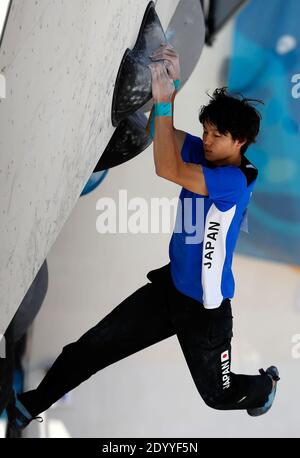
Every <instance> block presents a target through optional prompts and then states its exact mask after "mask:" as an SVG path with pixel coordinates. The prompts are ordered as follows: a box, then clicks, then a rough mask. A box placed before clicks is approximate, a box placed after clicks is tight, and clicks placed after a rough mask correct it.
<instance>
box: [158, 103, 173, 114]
mask: <svg viewBox="0 0 300 458" xmlns="http://www.w3.org/2000/svg"><path fill="white" fill-rule="evenodd" d="M154 114H155V116H172V114H173V107H172V103H171V102H158V103H155V104H154Z"/></svg>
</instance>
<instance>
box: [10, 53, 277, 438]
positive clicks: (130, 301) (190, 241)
mask: <svg viewBox="0 0 300 458" xmlns="http://www.w3.org/2000/svg"><path fill="white" fill-rule="evenodd" d="M152 60H153V62H152V63H151V65H150V70H151V75H152V95H153V101H154V108H153V111H152V113H151V120H150V123H151V135H152V137H153V139H154V162H155V170H156V173H157V175H158V176H160V177H162V178H165V179H167V180H169V181H172V182H175V183H177V184H178V185H180V186H181V187H182V189H181V193H180V196H179V203H180V205H178V210H177V219H176V225H175V229H176V230H175V229H174V232H173V234H172V237H171V241H170V245H169V257H170V262H169V263H168V264H167V265H165V266H163V267H160V268H158V269H155V270H152V271H151V272H149V273H148V274H147V278H148V280H149V281H148V282H147V283H146V284H145V285H144V286H142V287H141V288H139V289H138V290H136V291H135V292H133V293H132V294H131V295H130V296H129V297H127V298H126V299H124V300H123V301H122V302H121V303H120V304H119V305H118V306H117V307H115V308H114V309H113V310H112V311H111V312H110V313H109V314H108V315H107V316H105V317H104V318H103V319H102V320H101V321H100V322H99V323H98V324H96V326H94V327H93V328H91V329H90V330H88V331H87V332H86V333H85V334H84V335H83V336H82V337H80V338H79V339H78V340H77V341H76V342H73V343H71V344H68V345H66V346H65V347H64V348H63V350H62V352H61V354H60V355H59V356H58V358H57V359H56V361H55V362H54V364H53V365H52V367H51V368H50V370H49V371H48V372H47V374H46V376H45V377H44V379H43V380H42V382H41V383H40V385H39V386H38V387H37V388H36V389H35V390H31V391H28V392H26V393H23V394H18V395H16V394H15V393H13V395H12V397H11V400H10V402H9V405H8V406H7V414H8V419H9V422H10V426H11V427H13V428H16V429H23V428H24V427H26V426H27V425H28V424H29V423H30V421H31V420H33V419H36V418H38V417H37V416H38V415H39V414H40V413H41V412H43V411H45V410H46V409H48V408H49V407H50V406H51V405H52V404H53V403H54V402H56V401H57V400H58V399H59V398H61V397H62V396H63V395H64V394H65V393H67V392H68V391H70V390H72V389H74V388H75V387H76V386H78V385H79V384H81V383H82V382H83V381H84V380H87V379H88V378H89V377H91V376H92V375H93V374H95V373H96V372H98V371H100V370H101V369H103V368H105V367H107V366H109V365H110V364H113V363H115V362H116V361H119V360H121V359H122V358H126V357H127V356H129V355H132V354H133V353H136V352H137V351H140V350H142V349H144V348H147V347H149V346H150V345H153V344H156V343H158V342H160V341H161V340H163V339H166V338H168V337H170V336H172V335H174V334H176V335H177V337H178V341H179V343H180V346H181V348H182V351H183V354H184V356H185V359H186V362H187V364H188V367H189V370H190V373H191V376H192V377H193V380H194V382H195V385H196V387H197V389H198V391H199V394H200V395H201V397H202V399H203V400H204V402H205V403H206V404H207V405H208V406H210V407H212V408H214V409H220V410H235V409H240V410H243V409H244V410H246V411H247V412H248V414H249V415H251V416H258V415H262V414H264V413H266V412H267V411H268V410H269V409H270V407H271V405H272V403H273V400H274V397H275V393H276V385H277V381H278V380H279V374H278V370H277V368H276V367H275V366H270V367H269V368H268V369H266V370H265V371H264V370H263V369H260V371H259V372H260V374H259V375H243V374H235V373H233V372H231V369H230V362H231V338H232V335H233V334H232V311H231V299H232V298H233V296H234V279H233V274H232V269H231V264H232V256H233V251H234V248H235V245H236V241H237V238H238V234H239V231H240V227H241V223H242V221H243V219H244V216H245V213H246V209H247V206H248V203H249V200H250V197H251V194H252V191H253V188H254V185H255V182H256V178H257V173H258V171H257V169H256V167H254V165H252V164H251V163H250V162H249V160H248V159H247V158H246V156H245V152H246V150H247V148H248V146H249V145H250V144H251V143H253V142H255V138H256V136H257V134H258V132H259V126H260V115H259V113H258V112H257V110H256V109H255V108H254V107H253V106H252V105H251V104H250V103H249V102H250V101H251V100H249V99H245V98H240V97H234V96H232V95H229V94H228V93H227V91H226V88H221V89H216V90H215V91H214V93H213V96H212V97H211V99H210V101H209V103H208V105H206V106H203V107H202V108H201V112H200V116H199V121H200V123H201V124H202V126H203V140H201V138H199V137H196V136H193V135H190V134H188V133H185V132H182V131H179V130H177V129H175V128H174V126H173V102H174V97H175V94H176V91H174V84H175V86H177V88H178V85H179V81H180V67H179V56H178V53H177V52H176V50H175V49H174V48H173V47H171V46H170V45H168V44H162V45H161V46H160V48H159V49H158V50H157V51H156V52H154V54H153V55H152ZM186 202H188V205H185V204H186ZM196 208H201V214H200V215H199V212H198V213H197V212H196ZM196 218H197V220H196ZM192 226H193V227H195V226H197V227H198V228H200V229H201V231H202V237H200V240H198V238H199V237H198V238H196V237H194V238H193V233H192V232H191V231H187V228H190V227H192ZM197 233H199V231H197Z"/></svg>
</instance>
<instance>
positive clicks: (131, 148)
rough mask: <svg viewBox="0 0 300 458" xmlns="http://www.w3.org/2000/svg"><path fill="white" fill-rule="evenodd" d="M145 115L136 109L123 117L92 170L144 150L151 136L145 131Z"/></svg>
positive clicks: (105, 166) (115, 163) (113, 165)
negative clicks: (126, 116)
mask: <svg viewBox="0 0 300 458" xmlns="http://www.w3.org/2000/svg"><path fill="white" fill-rule="evenodd" d="M147 121H148V119H147V117H146V116H145V115H144V114H143V113H140V112H139V111H137V112H136V113H133V114H132V115H130V116H128V118H125V119H123V121H121V122H120V123H119V125H118V127H117V128H116V130H115V131H114V133H113V135H112V137H111V139H110V141H109V143H108V145H107V147H106V149H105V151H104V152H103V154H102V156H101V158H100V159H99V161H98V163H97V165H96V167H95V169H94V172H99V171H100V170H106V169H109V168H111V167H115V166H117V165H120V164H123V163H124V162H127V161H129V160H130V159H132V158H134V157H135V156H137V155H138V154H140V153H141V152H142V151H144V150H145V149H146V148H147V147H148V146H149V145H150V144H151V138H150V136H149V135H148V134H147V132H146V125H147Z"/></svg>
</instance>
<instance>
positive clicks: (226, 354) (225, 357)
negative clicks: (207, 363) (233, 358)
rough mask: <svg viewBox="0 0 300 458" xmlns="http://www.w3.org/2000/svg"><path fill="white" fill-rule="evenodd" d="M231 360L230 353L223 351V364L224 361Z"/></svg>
mask: <svg viewBox="0 0 300 458" xmlns="http://www.w3.org/2000/svg"><path fill="white" fill-rule="evenodd" d="M228 359H229V351H228V350H226V351H223V353H222V354H221V362H222V363H223V362H224V361H227V360H228Z"/></svg>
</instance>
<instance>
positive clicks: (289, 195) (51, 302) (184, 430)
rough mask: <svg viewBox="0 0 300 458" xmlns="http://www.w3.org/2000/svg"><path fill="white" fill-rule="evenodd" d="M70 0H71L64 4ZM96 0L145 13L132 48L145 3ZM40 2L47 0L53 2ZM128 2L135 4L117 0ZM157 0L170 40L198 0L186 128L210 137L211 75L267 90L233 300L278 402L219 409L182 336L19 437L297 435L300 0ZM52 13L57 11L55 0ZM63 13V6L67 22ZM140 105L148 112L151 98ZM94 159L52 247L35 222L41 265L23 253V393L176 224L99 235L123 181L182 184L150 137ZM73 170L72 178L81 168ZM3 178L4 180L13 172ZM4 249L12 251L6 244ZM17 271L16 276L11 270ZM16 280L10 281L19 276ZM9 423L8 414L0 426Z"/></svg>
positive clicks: (116, 371) (155, 193)
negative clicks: (119, 155) (194, 373)
mask: <svg viewBox="0 0 300 458" xmlns="http://www.w3.org/2000/svg"><path fill="white" fill-rule="evenodd" d="M0 1H1V7H2V11H1V13H3V12H5V13H6V11H7V10H6V8H7V6H9V2H4V1H3V0H0ZM72 1H73V0H72ZM75 1H76V4H77V7H78V11H80V9H81V8H84V2H82V1H81V0H75ZM27 2H28V3H27V4H26V0H24V1H23V2H20V3H22V8H23V9H26V8H27V7H28V5H31V6H32V7H33V3H34V2H31V1H30V0H27ZM68 2H69V3H70V2H71V0H65V1H64V2H62V3H64V4H68ZM95 2H96V3H97V4H98V6H99V4H101V3H102V5H100V6H99V8H100V9H101V8H102V6H103V12H105V14H106V15H107V17H109V16H110V15H111V14H114V12H115V10H118V15H119V16H120V14H121V12H122V14H124V15H126V17H127V15H128V17H131V16H132V15H133V14H136V16H137V19H136V22H135V29H134V30H133V31H132V36H131V38H130V40H131V41H129V42H127V44H126V46H128V47H132V45H133V44H134V43H135V40H136V37H137V33H138V31H139V26H140V23H141V19H142V17H143V13H144V10H145V8H146V6H147V4H148V2H141V8H140V11H139V12H138V13H137V12H135V13H134V12H133V10H134V5H136V3H137V2H139V0H135V2H133V1H128V2H120V1H116V2H115V1H114V2H108V1H104V0H94V3H95ZM40 3H41V4H42V3H44V6H47V5H46V4H47V3H48V2H46V1H44V2H43V1H41V2H40ZM54 3H55V2H54ZM60 3H61V2H60ZM124 3H127V7H126V8H124V7H123V6H122V4H123V5H124ZM154 3H155V8H156V11H157V14H158V16H159V18H160V20H161V23H162V26H163V28H164V30H165V31H166V35H167V38H170V39H171V38H172V39H173V40H175V38H176V36H174V33H175V34H179V33H180V31H181V32H182V33H183V36H184V33H185V27H186V26H187V24H189V21H190V23H191V21H192V20H191V19H189V20H187V13H186V11H188V9H189V8H193V9H194V11H195V12H194V13H193V17H194V18H195V19H194V23H193V27H191V28H190V29H189V30H191V33H192V34H193V35H192V36H193V43H194V44H197V45H195V46H192V45H189V43H190V41H189V43H187V42H186V43H185V44H184V46H183V49H182V52H186V53H187V54H186V55H189V58H187V59H186V66H187V67H186V68H188V69H189V70H188V71H187V73H186V78H185V82H184V85H183V87H182V88H181V90H180V91H179V93H178V95H177V97H176V101H175V117H174V123H175V127H176V128H177V129H180V130H183V131H186V132H189V133H191V134H193V135H197V136H202V129H201V125H200V123H199V121H198V113H199V110H200V107H201V105H203V104H207V103H208V100H209V97H208V95H207V92H208V93H210V94H211V93H212V92H213V90H214V89H215V88H216V87H221V86H228V87H229V89H230V90H231V91H233V92H239V93H242V94H243V95H244V96H247V97H251V98H256V99H261V100H263V101H264V105H263V106H262V105H258V106H257V108H258V109H259V110H260V111H261V113H262V116H263V120H262V127H261V133H260V135H259V138H258V141H257V143H256V144H255V145H252V146H251V147H250V148H249V149H248V151H247V153H246V156H247V157H248V158H249V160H250V161H251V162H253V163H254V164H255V165H256V166H257V167H258V169H259V177H258V182H257V185H256V189H255V191H254V193H253V197H252V199H251V203H250V206H249V209H248V227H249V233H241V234H240V237H239V241H238V246H237V249H236V254H235V257H234V261H233V271H234V275H235V282H236V293H235V297H234V299H233V301H232V308H233V315H234V330H233V333H234V337H233V339H232V371H233V372H237V373H247V374H257V373H258V369H259V368H260V367H264V368H265V367H268V366H269V365H271V364H275V365H277V366H278V368H279V371H280V377H281V380H280V382H279V384H278V392H277V396H276V400H275V402H274V406H273V407H272V409H271V410H270V412H269V413H268V414H267V415H264V416H262V417H260V418H252V417H250V416H248V415H247V414H246V412H244V411H224V412H223V411H217V410H212V409H210V408H209V407H207V406H206V405H205V404H204V402H203V401H202V399H201V398H200V396H199V393H198V391H197V389H196V387H195V385H194V383H193V380H192V377H191V375H190V373H189V369H188V366H187V364H186V362H185V359H184V356H183V354H182V352H181V348H180V345H179V343H178V340H177V337H176V336H173V337H171V338H169V339H166V340H164V341H162V342H159V343H158V344H156V345H153V346H151V347H148V348H147V349H145V350H143V351H141V352H138V353H136V354H134V355H131V356H130V357H128V358H126V359H124V360H121V361H119V362H117V363H115V364H113V365H111V366H109V367H107V368H105V369H103V370H102V371H100V372H98V373H97V374H96V375H95V376H93V377H92V378H91V379H89V380H87V381H86V382H85V383H83V384H82V385H80V386H79V387H77V388H76V389H75V390H73V391H72V392H70V393H69V394H68V395H66V396H65V397H64V398H63V399H61V400H60V401H59V402H58V403H56V404H55V405H54V406H52V408H51V409H49V410H48V411H47V412H45V413H44V414H43V417H44V420H45V421H44V422H43V423H41V424H39V423H36V422H33V424H31V425H30V426H29V427H28V428H27V429H26V430H25V431H24V433H23V437H103V438H105V437H110V438H113V437H157V438H159V437H174V438H176V437H300V431H299V409H300V396H299V394H300V393H299V391H300V390H299V368H300V230H299V229H300V207H299V197H300V187H299V168H300V166H299V158H298V154H299V146H300V142H299V134H300V130H299V126H300V119H299V118H300V115H299V113H300V111H299V106H300V105H299V104H300V100H299V98H300V83H299V82H300V50H299V39H300V32H299V27H298V23H297V22H298V21H297V18H299V15H300V4H299V2H298V0H272V1H270V0H269V1H267V2H263V1H262V0H249V1H245V2H243V1H242V2H241V1H240V2H238V1H230V0H224V1H222V2H221V1H211V2H209V1H203V2H200V1H198V0H197V1H196V0H195V1H193V0H185V1H184V0H174V1H168V2H163V0H157V1H156V2H154ZM89 4H90V5H91V4H93V2H89ZM85 7H86V8H88V7H87V6H86V5H85ZM22 8H21V9H22ZM198 9H199V11H200V13H201V14H203V17H204V19H205V30H203V23H202V22H201V15H200V13H199V19H197V14H198V13H196V11H198ZM20 11H21V10H20V9H15V10H14V11H11V13H10V14H14V23H12V24H11V27H13V24H14V25H15V26H16V24H18V26H19V25H20V24H21V22H20V21H21V19H20V18H19V22H17V21H16V18H17V17H19V16H18V14H20ZM65 11H67V12H68V10H65ZM5 13H3V14H2V18H3V21H4V18H5ZM56 13H57V17H60V13H59V11H58V5H57V8H56ZM85 14H88V12H86V11H85ZM119 16H118V17H119ZM0 18H1V16H0ZM35 19H36V21H37V22H35V24H36V26H37V30H38V28H39V26H40V24H42V22H43V20H44V19H43V17H42V16H40V15H38V16H36V17H35ZM64 19H65V16H62V17H61V19H60V20H61V21H62V23H63V21H64ZM172 19H173V21H174V22H173V23H172V24H173V25H172V26H170V24H171V22H172ZM198 20H199V23H198V22H197V21H198ZM123 22H126V21H125V19H124V17H123V19H122V21H121V20H120V17H119V22H115V24H116V28H117V29H118V30H121V27H122V24H123ZM192 22H193V21H192ZM2 23H3V22H2ZM0 24H1V22H0ZM174 24H176V25H174ZM43 26H44V28H45V23H44V22H43ZM174 31H175V32H174ZM204 32H205V33H204ZM77 33H80V30H77ZM4 38H5V36H4ZM109 38H110V39H112V37H111V36H110V37H109ZM30 39H31V40H35V41H37V40H38V37H37V36H35V37H34V36H30ZM92 39H94V37H92ZM120 40H121V38H120ZM189 40H190V38H189ZM197 40H198V41H197ZM125 42H126V40H125V41H124V43H125ZM173 42H174V41H173ZM124 43H123V47H122V46H120V53H119V55H118V58H116V63H115V67H114V70H115V73H114V75H115V74H116V71H117V70H118V66H119V64H120V58H119V56H120V55H121V56H122V53H123V52H124V51H125V49H126V46H125V47H124ZM2 44H4V41H3V43H2ZM30 46H31V45H30ZM30 46H29V45H28V49H27V50H26V52H28V53H29V49H30ZM36 46H38V45H37V44H36ZM105 46H106V44H105V43H104V42H97V48H98V53H99V54H100V53H101V50H102V48H104V47H105ZM7 47H8V44H7ZM5 49H6V48H5V47H3V46H2V47H1V49H0V59H1V60H0V62H1V67H0V71H1V72H2V71H3V72H4V74H5V68H4V70H3V65H2V64H3V62H4V61H5V54H3V52H4V53H5ZM189 49H190V54H188V53H189ZM104 52H105V51H104V50H103V53H104ZM112 52H114V51H112ZM6 56H7V50H6ZM11 62H12V61H10V64H11ZM117 62H118V64H117ZM191 62H193V64H191ZM109 64H111V63H109ZM6 65H7V64H6ZM25 65H26V61H25V63H24V66H25ZM4 67H5V66H4ZM6 68H8V67H6ZM1 69H2V70H1ZM54 71H55V68H54ZM98 76H99V78H101V77H102V78H104V79H107V80H108V79H109V78H110V76H111V75H109V74H108V73H107V72H104V71H103V72H102V73H99V75H98ZM114 79H115V78H114ZM114 79H113V81H114ZM113 81H112V82H113ZM15 84H17V82H15ZM6 85H7V88H8V90H7V94H6V99H3V100H1V103H0V120H2V121H3V120H4V118H5V115H4V111H5V103H6V101H7V99H8V98H9V97H10V80H9V79H8V77H6ZM111 96H112V94H111V93H110V94H109V96H107V98H106V99H105V100H104V99H102V102H103V105H105V106H106V105H107V110H106V111H105V119H106V121H105V123H106V124H104V127H103V129H104V130H105V129H106V133H107V135H106V137H105V138H101V141H102V142H103V144H102V143H101V142H99V144H98V145H97V146H99V148H100V149H99V150H98V155H99V151H104V149H105V147H106V145H107V143H108V140H109V138H110V136H111V134H112V133H113V131H114V128H112V126H111V124H109V123H110V117H109V113H110V107H111ZM7 103H9V102H7ZM81 108H82V109H84V107H81ZM144 112H145V113H146V115H147V116H148V114H149V111H148V109H145V110H144ZM93 113H94V116H95V111H94V112H93V111H91V112H89V114H90V115H91V117H90V118H89V121H87V122H88V123H93V118H92V115H93ZM35 128H36V129H37V127H36V125H35ZM0 129H1V134H0V138H1V137H2V133H3V135H4V129H6V127H5V123H3V122H2V125H0ZM74 135H75V133H74ZM49 141H50V140H49ZM0 146H1V156H2V155H3V156H6V155H7V151H8V150H6V149H5V142H4V141H3V142H1V143H0ZM16 148H17V147H16ZM81 154H84V151H81ZM93 158H94V159H93V160H91V162H90V163H89V165H87V164H85V166H84V164H83V165H82V170H84V171H85V172H84V173H85V175H84V173H82V175H81V177H80V180H81V181H79V180H78V181H77V188H76V192H77V194H76V192H74V194H73V195H72V203H71V204H70V205H69V207H68V211H66V213H65V215H64V218H62V224H61V227H60V228H59V229H57V231H56V232H55V233H54V232H53V234H55V236H54V235H53V237H52V239H51V240H52V242H51V246H49V247H48V248H49V250H48V251H47V250H46V248H45V249H44V248H43V250H40V248H39V247H40V241H41V239H43V237H47V232H43V231H41V232H40V233H35V235H34V237H35V250H36V251H38V252H39V251H40V252H41V256H40V257H39V263H36V264H35V269H33V268H32V263H31V258H30V256H29V254H30V253H31V252H30V253H29V252H27V258H26V262H25V263H24V264H22V269H23V270H28V271H30V272H31V273H32V278H31V277H30V275H29V274H28V277H27V284H29V285H31V290H30V291H29V290H28V287H26V288H25V287H24V288H23V290H22V291H21V290H20V293H19V296H18V297H19V298H20V297H21V296H22V301H23V302H22V304H21V305H22V307H21V306H20V307H19V304H20V300H17V299H16V300H15V306H14V312H17V310H18V312H17V313H19V317H18V319H16V317H17V315H15V318H14V319H15V321H16V324H15V329H16V327H17V326H19V331H16V330H15V331H14V333H15V334H14V335H15V337H14V338H13V339H12V340H13V341H14V344H12V348H13V352H14V358H15V364H14V366H15V369H14V374H13V375H14V385H15V387H16V389H18V390H19V391H21V390H23V389H24V390H27V389H33V388H35V387H36V386H37V384H38V383H39V382H40V380H41V379H42V378H43V376H44V374H45V372H46V371H47V369H48V368H49V366H50V365H51V364H52V362H53V361H54V360H55V358H56V357H57V356H58V354H59V353H60V352H61V350H62V347H63V346H64V345H66V344H68V343H70V342H72V341H74V340H77V339H78V338H79V337H80V336H81V335H82V334H83V333H84V332H85V331H87V330H88V329H89V328H90V327H92V326H93V325H95V324H96V323H97V322H99V321H100V320H101V319H102V318H103V317H105V316H106V315H107V314H108V313H109V312H110V311H111V310H112V309H113V308H114V307H116V306H117V305H118V304H119V303H120V302H121V301H122V300H123V299H124V298H125V297H127V296H128V295H130V294H131V293H132V292H134V291H135V290H136V289H137V288H139V287H140V286H142V285H143V284H145V283H146V282H147V279H146V274H147V272H148V271H149V270H151V269H154V268H156V267H160V266H162V265H163V264H165V263H167V262H168V244H169V240H170V237H171V233H172V228H170V231H169V233H162V232H161V231H160V233H156V234H155V233H135V234H133V233H118V231H117V232H116V233H105V234H100V233H99V232H98V231H97V228H96V222H97V218H98V217H99V204H98V207H97V202H98V201H99V199H101V198H111V199H113V200H114V201H115V202H116V203H117V205H118V202H119V190H126V191H127V195H128V199H132V198H135V197H139V198H143V199H145V201H147V202H148V203H149V206H150V199H151V198H153V197H167V198H168V199H173V198H177V197H178V195H179V191H180V188H179V187H178V186H177V185H175V184H173V183H171V182H167V181H166V180H162V179H161V178H159V177H158V176H156V175H155V170H154V163H153V154H152V144H150V146H148V147H147V148H146V149H144V150H143V151H142V152H141V153H140V154H138V155H136V157H134V158H132V159H130V160H129V161H127V162H124V163H122V164H120V165H118V166H116V167H112V168H109V170H108V169H106V170H102V171H98V172H97V174H96V173H95V172H94V173H92V174H91V172H92V171H93V167H94V166H95V164H96V158H97V151H96V152H95V154H94V156H93ZM50 164H51V163H50ZM50 164H48V167H49V166H50ZM31 165H32V164H31ZM11 167H14V165H11ZM72 173H73V176H75V173H76V168H73V169H72ZM77 175H78V174H77ZM69 176H70V177H71V175H69ZM89 177H90V178H89ZM77 178H78V176H77ZM77 178H76V179H77ZM86 178H88V182H87V180H86ZM85 183H86V184H85ZM69 184H70V183H69V182H68V183H67V184H66V186H69ZM3 186H7V185H6V184H5V180H4V182H3ZM80 186H81V187H80ZM62 195H63V193H62ZM60 197H61V196H60ZM0 210H2V208H0ZM3 213H4V212H3ZM129 213H130V212H129ZM1 215H2V212H1ZM10 216H11V215H10V214H9V211H8V218H7V219H6V220H4V219H3V224H4V226H5V227H6V228H9V231H12V230H13V224H14V222H13V221H12V217H10ZM59 216H60V217H61V215H59ZM2 218H4V216H2ZM14 221H15V220H14ZM17 224H18V223H17ZM35 227H37V226H35ZM41 243H42V242H41ZM1 251H2V252H3V253H4V244H3V245H2V246H1ZM46 251H47V252H46ZM28 253H29V254H28ZM45 255H46V256H45ZM14 256H17V253H16V252H15V254H14ZM34 256H36V255H35V254H34ZM19 264H20V263H19ZM6 266H7V264H6ZM4 271H5V270H4ZM6 272H7V270H6ZM33 272H34V273H33ZM36 272H38V273H36ZM11 276H12V278H14V270H12V271H11ZM4 278H5V276H3V277H2V281H3V279H4ZM33 280H34V281H33ZM32 281H33V283H32ZM12 284H14V283H12ZM24 284H25V283H24ZM0 285H1V291H2V292H3V294H2V299H4V295H5V298H6V295H7V294H8V293H7V291H6V290H4V289H3V288H2V286H3V285H4V281H3V283H0ZM18 287H19V286H18V282H17V281H15V288H16V289H18ZM4 291H5V293H4ZM24 292H25V296H24ZM26 293H27V295H26ZM28 293H29V295H28ZM9 297H13V296H12V295H11V296H9ZM16 297H17V296H16ZM26 311H27V313H26ZM2 313H4V312H3V310H2ZM13 315H14V314H12V313H11V316H13ZM1 316H3V317H5V316H8V314H7V315H4V314H3V315H1ZM7 321H8V323H7V324H9V323H11V321H10V320H8V319H7ZM5 329H6V327H5ZM8 329H9V328H8ZM16 333H17V337H16ZM7 350H8V347H7ZM2 359H3V358H2ZM35 423H36V424H35ZM5 428H6V419H5V414H3V415H2V418H1V423H0V434H1V436H2V437H4V436H5Z"/></svg>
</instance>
